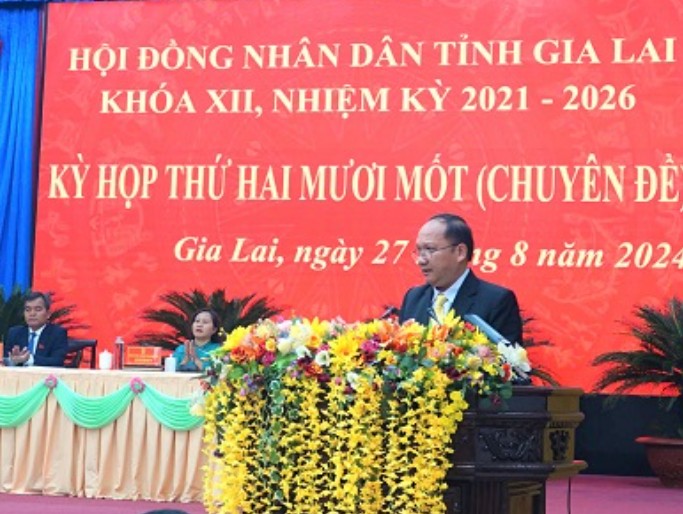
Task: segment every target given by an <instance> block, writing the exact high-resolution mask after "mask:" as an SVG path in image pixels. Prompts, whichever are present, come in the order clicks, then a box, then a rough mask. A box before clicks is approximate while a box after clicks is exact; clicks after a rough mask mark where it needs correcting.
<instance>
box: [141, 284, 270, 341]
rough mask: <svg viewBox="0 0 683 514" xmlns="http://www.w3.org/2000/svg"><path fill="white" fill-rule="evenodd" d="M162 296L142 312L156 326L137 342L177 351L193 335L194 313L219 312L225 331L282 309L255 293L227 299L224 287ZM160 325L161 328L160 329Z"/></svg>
mask: <svg viewBox="0 0 683 514" xmlns="http://www.w3.org/2000/svg"><path fill="white" fill-rule="evenodd" d="M160 299H161V302H162V304H163V305H162V306H160V307H150V308H147V309H145V310H144V311H143V312H142V319H144V320H145V321H149V322H152V323H154V324H155V326H154V327H153V328H151V329H148V330H145V331H143V332H141V333H139V334H137V335H136V339H135V343H136V344H139V345H142V346H159V347H161V348H164V349H166V350H171V351H172V350H174V349H175V348H176V346H177V345H179V344H182V342H183V340H185V339H188V338H191V337H192V334H191V333H190V332H189V330H190V320H191V319H192V315H193V314H194V313H195V312H196V311H198V310H199V309H204V308H207V307H208V308H211V309H213V310H214V311H216V313H217V314H218V318H219V319H220V320H221V329H222V330H223V331H224V332H225V333H226V334H229V333H230V332H232V331H233V330H234V329H235V328H236V327H246V326H249V325H251V324H252V323H256V322H257V321H258V320H259V319H262V318H269V317H271V316H274V315H276V314H279V313H280V312H281V309H280V308H279V307H275V306H273V305H271V303H270V300H269V299H268V298H265V297H260V298H257V297H256V295H255V294H250V295H247V296H243V297H238V298H228V297H227V295H226V292H225V289H216V290H214V291H212V292H211V293H210V294H208V295H207V294H206V293H204V292H203V291H200V290H198V289H193V290H192V291H187V292H186V291H169V292H167V293H164V294H162V295H161V296H160ZM159 325H161V327H159V328H157V327H158V326H159Z"/></svg>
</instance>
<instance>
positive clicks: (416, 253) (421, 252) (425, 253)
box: [410, 243, 460, 261]
mask: <svg viewBox="0 0 683 514" xmlns="http://www.w3.org/2000/svg"><path fill="white" fill-rule="evenodd" d="M459 244H460V243H453V244H450V245H448V246H442V247H440V248H432V247H429V246H427V247H425V248H415V249H413V251H412V252H410V255H412V256H413V259H414V260H415V261H418V260H420V259H421V258H422V257H424V258H426V259H427V260H429V259H431V258H432V256H433V255H434V254H435V253H438V252H442V251H444V250H448V249H449V248H453V247H454V246H458V245H459Z"/></svg>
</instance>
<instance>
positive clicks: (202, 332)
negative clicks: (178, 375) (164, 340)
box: [173, 309, 221, 371]
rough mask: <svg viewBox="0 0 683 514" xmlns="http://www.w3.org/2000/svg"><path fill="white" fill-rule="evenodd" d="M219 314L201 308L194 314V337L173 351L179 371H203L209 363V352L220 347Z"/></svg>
mask: <svg viewBox="0 0 683 514" xmlns="http://www.w3.org/2000/svg"><path fill="white" fill-rule="evenodd" d="M219 328H220V321H219V320H218V314H216V313H215V312H214V311H213V310H211V309H201V310H198V311H197V312H195V314H194V316H192V337H193V339H191V340H189V341H186V342H185V344H182V345H180V346H178V347H177V348H176V349H175V351H174V352H173V357H175V359H176V362H177V363H178V364H177V370H178V371H202V370H203V369H204V368H206V367H207V366H208V365H209V353H211V352H212V351H214V350H216V349H218V348H220V346H221V344H220V342H219V339H218V329H219Z"/></svg>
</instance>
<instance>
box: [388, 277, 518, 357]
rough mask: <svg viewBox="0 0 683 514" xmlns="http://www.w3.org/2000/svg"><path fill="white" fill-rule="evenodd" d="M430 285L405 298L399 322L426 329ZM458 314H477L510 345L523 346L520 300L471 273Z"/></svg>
mask: <svg viewBox="0 0 683 514" xmlns="http://www.w3.org/2000/svg"><path fill="white" fill-rule="evenodd" d="M433 291H434V289H433V288H432V286H431V285H429V284H424V285H422V286H417V287H413V288H412V289H410V290H408V292H407V293H406V295H405V297H404V298H403V304H402V305H401V312H400V313H399V320H400V321H401V322H404V321H406V320H408V319H414V320H415V321H417V322H419V323H422V324H423V325H427V324H428V323H429V319H430V316H429V311H430V309H431V308H432V297H433ZM451 310H455V314H457V315H458V316H463V315H464V314H476V315H478V316H479V317H481V318H482V319H483V320H484V321H486V322H487V323H488V324H490V325H491V326H492V327H493V328H495V329H496V330H497V331H498V332H500V333H501V334H502V335H503V336H504V337H505V338H506V339H507V340H508V341H510V342H513V343H514V342H517V343H520V344H522V318H521V316H520V313H519V305H518V304H517V297H516V296H515V293H513V292H512V291H511V290H509V289H506V288H504V287H501V286H499V285H496V284H492V283H491V282H486V281H485V280H480V279H479V278H477V277H476V276H475V275H474V273H473V272H472V270H470V272H469V273H468V275H467V278H465V281H464V282H463V283H462V286H461V287H460V289H459V290H458V294H457V295H456V297H455V301H454V302H453V305H452V306H451Z"/></svg>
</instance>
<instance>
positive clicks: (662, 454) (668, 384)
mask: <svg viewBox="0 0 683 514" xmlns="http://www.w3.org/2000/svg"><path fill="white" fill-rule="evenodd" d="M635 316H636V318H637V321H635V322H633V323H629V324H628V327H629V332H630V334H631V335H633V336H634V337H635V338H636V339H637V340H638V341H639V345H638V348H637V349H635V350H625V351H614V352H607V353H603V354H602V355H599V356H598V357H596V358H595V360H594V361H593V364H594V365H603V364H604V365H607V368H606V369H605V370H604V371H603V373H602V375H601V377H600V379H599V380H598V382H597V384H596V389H604V388H606V387H609V386H617V387H616V389H615V392H616V393H624V392H628V391H631V390H633V389H635V388H637V387H639V386H643V385H650V386H656V387H657V388H659V389H661V391H662V393H665V394H668V395H670V396H666V397H664V398H663V399H662V400H663V401H662V405H663V406H664V408H665V409H666V410H668V411H670V410H671V409H672V408H674V407H675V409H676V414H677V416H676V419H677V427H676V433H675V434H670V435H671V436H672V437H650V436H647V437H639V438H638V439H636V441H637V442H639V443H642V444H644V445H645V447H646V454H647V458H648V461H649V463H650V466H651V467H652V470H653V471H654V472H655V474H656V475H657V476H658V477H659V479H660V481H661V482H662V484H664V485H666V486H670V487H683V302H681V300H680V299H678V298H676V297H674V298H672V299H671V300H669V301H668V302H667V304H666V307H665V308H663V309H658V308H656V307H652V306H649V305H641V306H637V307H636V309H635Z"/></svg>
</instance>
